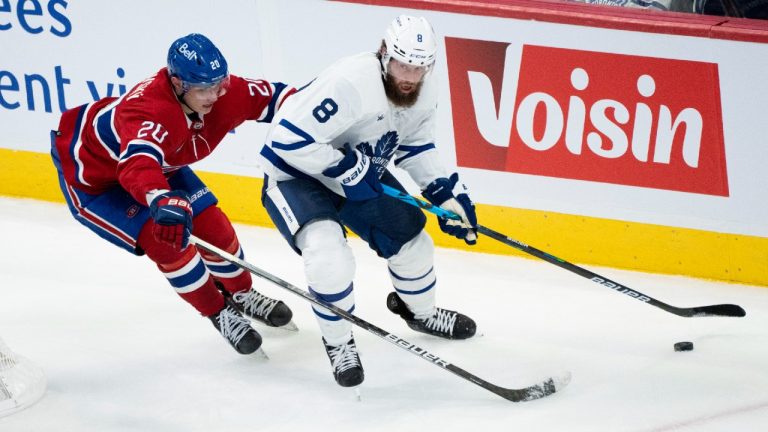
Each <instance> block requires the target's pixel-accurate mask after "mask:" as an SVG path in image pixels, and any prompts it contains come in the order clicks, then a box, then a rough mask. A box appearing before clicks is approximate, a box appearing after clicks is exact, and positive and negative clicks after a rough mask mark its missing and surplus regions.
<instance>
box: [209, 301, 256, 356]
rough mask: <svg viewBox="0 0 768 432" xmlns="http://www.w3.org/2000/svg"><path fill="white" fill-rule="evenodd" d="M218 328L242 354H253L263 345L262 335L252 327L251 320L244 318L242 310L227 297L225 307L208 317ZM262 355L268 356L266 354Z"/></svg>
mask: <svg viewBox="0 0 768 432" xmlns="http://www.w3.org/2000/svg"><path fill="white" fill-rule="evenodd" d="M208 318H209V319H210V320H211V322H212V323H213V326H214V327H216V330H218V331H219V333H221V335H222V336H224V338H225V339H226V340H227V341H228V342H229V344H230V345H232V347H233V348H234V349H235V351H237V352H239V353H240V354H252V353H254V352H256V351H257V350H259V351H261V350H260V347H261V335H259V334H258V333H257V332H256V330H254V329H253V328H252V327H251V323H250V321H248V320H247V319H246V318H244V317H243V316H242V315H241V314H240V312H239V311H238V310H237V309H236V308H235V307H234V306H233V305H232V303H231V300H230V299H227V300H226V303H225V305H224V309H222V310H221V311H219V312H218V313H216V314H214V315H211V316H210V317H208ZM262 355H264V356H266V354H263V351H262Z"/></svg>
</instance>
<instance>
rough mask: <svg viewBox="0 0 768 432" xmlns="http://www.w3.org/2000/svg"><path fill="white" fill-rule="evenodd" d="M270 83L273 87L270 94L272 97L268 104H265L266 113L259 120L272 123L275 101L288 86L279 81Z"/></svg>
mask: <svg viewBox="0 0 768 432" xmlns="http://www.w3.org/2000/svg"><path fill="white" fill-rule="evenodd" d="M272 85H273V86H274V87H275V91H274V93H273V94H272V99H270V101H269V104H268V105H267V115H266V116H264V118H263V119H261V120H259V121H260V122H263V123H272V119H273V118H274V117H275V111H277V109H276V107H277V101H278V100H280V96H281V95H282V94H283V92H284V91H285V89H286V87H288V86H286V85H285V84H283V83H281V82H274V83H272Z"/></svg>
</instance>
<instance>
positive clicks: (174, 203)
mask: <svg viewBox="0 0 768 432" xmlns="http://www.w3.org/2000/svg"><path fill="white" fill-rule="evenodd" d="M149 214H150V215H151V216H152V219H154V221H155V225H154V227H153V228H152V234H153V235H154V236H155V239H156V240H157V241H160V242H163V243H167V244H169V245H171V246H172V247H173V248H174V249H175V250H177V251H181V250H184V249H186V248H187V246H188V245H189V235H190V234H192V204H190V203H189V198H188V197H187V193H186V192H184V191H182V190H174V191H170V192H164V193H161V194H159V195H157V196H156V197H155V198H154V199H153V200H152V202H151V203H150V205H149Z"/></svg>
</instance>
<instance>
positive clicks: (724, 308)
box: [689, 304, 747, 317]
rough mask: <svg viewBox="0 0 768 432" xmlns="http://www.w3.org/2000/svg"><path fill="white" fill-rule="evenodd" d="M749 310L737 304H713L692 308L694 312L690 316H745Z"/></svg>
mask: <svg viewBox="0 0 768 432" xmlns="http://www.w3.org/2000/svg"><path fill="white" fill-rule="evenodd" d="M746 315H747V312H746V311H745V310H744V308H742V307H741V306H739V305H735V304H719V305H712V306H700V307H695V308H692V313H691V315H689V316H692V317H709V316H723V317H743V316H746Z"/></svg>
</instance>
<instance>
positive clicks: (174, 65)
mask: <svg viewBox="0 0 768 432" xmlns="http://www.w3.org/2000/svg"><path fill="white" fill-rule="evenodd" d="M168 74H169V75H170V76H175V77H177V78H179V79H180V80H181V81H182V83H183V85H184V91H187V90H189V87H210V86H214V85H216V84H218V83H220V82H222V81H224V80H226V79H227V78H228V77H229V68H228V67H227V60H226V59H224V55H222V54H221V51H219V49H218V48H216V45H214V44H213V42H211V40H210V39H208V38H207V37H205V36H203V35H201V34H199V33H191V34H188V35H186V36H182V37H180V38H178V39H176V40H175V41H174V42H173V43H172V44H171V47H170V48H169V49H168Z"/></svg>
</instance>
